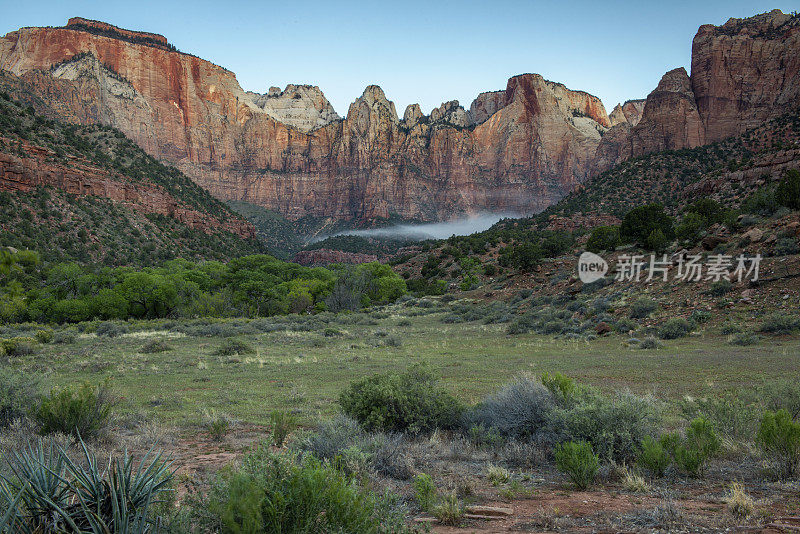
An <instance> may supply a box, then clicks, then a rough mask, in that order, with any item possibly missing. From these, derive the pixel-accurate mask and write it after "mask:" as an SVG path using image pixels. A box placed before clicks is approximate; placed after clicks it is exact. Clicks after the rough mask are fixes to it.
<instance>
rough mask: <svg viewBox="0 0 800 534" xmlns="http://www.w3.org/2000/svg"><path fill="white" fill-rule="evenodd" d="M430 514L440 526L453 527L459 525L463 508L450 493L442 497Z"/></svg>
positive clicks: (453, 494) (454, 495) (462, 515)
mask: <svg viewBox="0 0 800 534" xmlns="http://www.w3.org/2000/svg"><path fill="white" fill-rule="evenodd" d="M431 512H432V513H433V516H434V517H435V518H436V519H438V520H439V522H440V523H441V524H443V525H449V526H453V527H455V526H458V525H459V523H461V518H462V517H464V506H463V505H462V504H461V501H459V500H458V497H456V494H455V493H450V494H448V495H446V496H445V497H443V498H442V499H441V500H440V501H439V504H437V505H436V506H434V507H433V510H431Z"/></svg>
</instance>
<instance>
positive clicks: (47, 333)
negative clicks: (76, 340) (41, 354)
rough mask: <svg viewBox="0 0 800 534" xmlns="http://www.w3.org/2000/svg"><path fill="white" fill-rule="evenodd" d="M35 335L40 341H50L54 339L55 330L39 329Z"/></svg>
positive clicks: (44, 342)
mask: <svg viewBox="0 0 800 534" xmlns="http://www.w3.org/2000/svg"><path fill="white" fill-rule="evenodd" d="M34 337H35V338H36V341H38V342H39V343H43V344H46V343H50V342H51V341H53V331H52V330H50V329H43V330H37V331H36V333H35V334H34Z"/></svg>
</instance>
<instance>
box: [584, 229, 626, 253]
mask: <svg viewBox="0 0 800 534" xmlns="http://www.w3.org/2000/svg"><path fill="white" fill-rule="evenodd" d="M619 244H620V239H619V226H598V227H596V228H595V229H594V230H592V233H591V235H590V236H589V240H588V241H586V250H588V251H589V252H595V253H598V252H603V251H605V250H614V249H615V248H617V247H618V246H619Z"/></svg>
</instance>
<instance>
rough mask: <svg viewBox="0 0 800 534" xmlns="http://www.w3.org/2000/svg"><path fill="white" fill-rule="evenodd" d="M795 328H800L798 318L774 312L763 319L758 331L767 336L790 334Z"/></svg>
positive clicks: (799, 319)
mask: <svg viewBox="0 0 800 534" xmlns="http://www.w3.org/2000/svg"><path fill="white" fill-rule="evenodd" d="M797 328H800V318H798V317H796V316H794V315H788V314H783V313H780V312H776V313H773V314H771V315H768V316H767V317H766V318H765V319H764V322H762V323H761V327H760V329H759V330H760V331H761V332H764V333H767V334H791V333H792V332H793V331H794V330H796V329H797Z"/></svg>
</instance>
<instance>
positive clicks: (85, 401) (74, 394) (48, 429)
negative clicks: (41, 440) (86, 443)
mask: <svg viewBox="0 0 800 534" xmlns="http://www.w3.org/2000/svg"><path fill="white" fill-rule="evenodd" d="M113 406H114V399H113V398H112V395H111V388H110V387H109V384H108V382H104V383H102V384H100V385H98V386H92V385H90V384H88V383H83V384H81V385H79V386H76V387H65V388H61V389H53V390H52V391H51V392H50V394H49V395H46V396H45V397H44V398H43V399H42V402H41V404H39V407H38V408H37V409H36V410H35V411H34V418H35V419H36V421H37V422H38V423H39V425H40V427H41V432H42V433H43V434H49V433H52V432H63V433H64V434H72V435H74V436H79V437H81V438H83V439H91V438H95V437H97V436H99V435H100V434H101V433H102V432H103V431H104V430H105V429H106V427H107V426H108V422H109V419H110V417H111V410H112V408H113Z"/></svg>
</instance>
